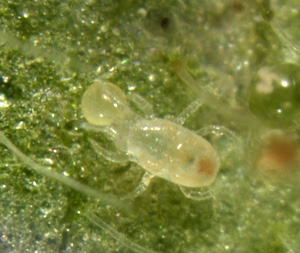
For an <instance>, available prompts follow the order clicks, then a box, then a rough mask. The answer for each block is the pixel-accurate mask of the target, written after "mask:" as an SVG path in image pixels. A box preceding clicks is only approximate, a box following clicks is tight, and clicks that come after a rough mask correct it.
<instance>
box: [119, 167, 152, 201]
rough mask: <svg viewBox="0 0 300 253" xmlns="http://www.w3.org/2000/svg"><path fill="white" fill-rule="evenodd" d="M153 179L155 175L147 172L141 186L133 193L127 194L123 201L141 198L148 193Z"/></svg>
mask: <svg viewBox="0 0 300 253" xmlns="http://www.w3.org/2000/svg"><path fill="white" fill-rule="evenodd" d="M153 177H154V175H153V174H151V173H149V172H147V171H146V172H145V173H144V175H143V177H142V180H141V182H140V183H139V185H138V186H137V187H136V188H135V189H134V190H133V191H132V192H130V193H128V194H126V195H125V196H124V197H123V198H122V199H129V198H136V197H138V196H140V195H141V194H142V193H143V192H145V191H146V189H147V188H148V185H149V184H150V182H151V179H152V178H153Z"/></svg>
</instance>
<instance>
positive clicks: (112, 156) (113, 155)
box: [89, 139, 128, 163]
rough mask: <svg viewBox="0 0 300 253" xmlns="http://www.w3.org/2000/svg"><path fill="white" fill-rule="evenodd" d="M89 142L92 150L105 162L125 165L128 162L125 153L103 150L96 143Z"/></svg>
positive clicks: (91, 140) (90, 140)
mask: <svg viewBox="0 0 300 253" xmlns="http://www.w3.org/2000/svg"><path fill="white" fill-rule="evenodd" d="M89 142H90V143H91V144H92V146H93V148H94V150H95V151H96V152H97V154H98V155H100V156H102V157H104V158H105V159H106V160H108V161H110V162H114V163H125V162H128V157H127V155H126V154H125V153H123V152H120V151H118V150H114V151H113V152H112V151H109V150H107V149H105V148H103V147H102V146H101V145H100V144H99V143H98V142H96V141H94V140H93V139H89Z"/></svg>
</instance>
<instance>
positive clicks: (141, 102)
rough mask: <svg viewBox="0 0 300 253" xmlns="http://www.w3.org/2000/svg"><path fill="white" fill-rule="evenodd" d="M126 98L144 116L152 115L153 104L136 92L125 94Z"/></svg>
mask: <svg viewBox="0 0 300 253" xmlns="http://www.w3.org/2000/svg"><path fill="white" fill-rule="evenodd" d="M127 98H128V100H130V101H131V102H133V103H134V104H135V105H136V107H137V109H138V110H140V111H141V112H142V113H143V115H144V116H145V117H146V118H149V117H150V118H152V117H154V113H153V106H152V105H151V104H150V103H149V102H148V101H147V100H146V99H144V98H143V97H142V96H140V95H139V94H136V93H130V94H127Z"/></svg>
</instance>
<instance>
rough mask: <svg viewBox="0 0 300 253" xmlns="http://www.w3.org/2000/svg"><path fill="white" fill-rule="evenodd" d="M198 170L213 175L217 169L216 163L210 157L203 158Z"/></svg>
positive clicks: (200, 172)
mask: <svg viewBox="0 0 300 253" xmlns="http://www.w3.org/2000/svg"><path fill="white" fill-rule="evenodd" d="M198 165H199V166H198V169H197V172H198V173H199V174H206V175H208V176H212V175H213V174H214V171H215V164H214V163H213V162H212V161H211V160H210V159H202V160H200V161H199V164H198Z"/></svg>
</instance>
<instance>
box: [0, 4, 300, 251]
mask: <svg viewBox="0 0 300 253" xmlns="http://www.w3.org/2000/svg"><path fill="white" fill-rule="evenodd" d="M299 22H300V1H298V0H285V1H283V0H252V1H242V0H222V1H220V0H189V1H188V0H169V1H166V0H163V1H156V0H152V1H146V0H126V1H113V0H60V1H58V0H43V1H27V0H26V1H24V0H23V1H21V0H5V1H4V0H3V1H0V131H1V132H0V134H1V136H3V137H0V150H1V152H0V161H1V162H0V252H108V253H109V252H125V253H126V252H128V253H130V252H164V253H173V252H178V253H179V252H182V253H198V252H199V253H202V252H204V253H206V252H216V253H217V252H218V253H219V252H247V253H249V252H255V253H257V252H264V253H266V252H270V253H273V252H299V251H300V240H299V239H300V238H299V226H300V199H299V190H300V184H299V179H300V173H299V167H300V142H299V134H300V121H299V116H300V103H299V101H300V100H299V98H300V76H299V73H300V72H299V71H300V42H299V41H300V32H299V31H300V30H299ZM96 79H97V80H102V81H108V82H110V83H112V84H114V85H116V86H118V87H119V88H120V91H122V92H124V94H125V97H127V98H129V97H130V96H131V97H132V96H133V95H134V94H138V95H139V96H140V97H142V98H143V99H141V100H140V102H141V103H140V106H139V105H138V103H131V102H129V105H130V108H131V109H132V111H134V113H135V114H134V115H136V118H135V120H136V121H132V122H133V123H132V124H131V122H130V123H128V122H129V121H128V122H127V121H126V122H127V123H126V126H127V128H128V129H129V130H128V129H127V130H126V129H122V128H121V127H118V128H114V129H117V136H118V140H112V138H111V136H110V134H111V135H113V133H112V128H109V127H108V128H105V129H106V130H104V128H101V127H100V128H98V129H95V128H97V127H94V128H93V127H92V126H88V125H87V124H86V119H85V118H84V116H83V112H82V108H81V105H82V104H81V100H82V96H83V94H84V92H85V91H86V90H87V88H88V87H89V86H90V85H91V84H92V83H93V82H94V81H95V80H96ZM144 100H145V101H147V102H148V103H149V104H148V103H146V102H145V101H144ZM135 101H137V100H135ZM194 101H198V103H200V104H201V105H200V106H199V108H196V107H195V108H196V109H195V110H194V111H193V113H190V115H188V116H189V117H187V119H186V120H185V122H181V123H184V124H183V126H184V128H186V129H188V132H190V133H196V134H198V135H200V136H202V137H203V138H205V139H206V140H207V141H208V142H209V143H211V145H212V146H213V148H214V149H215V151H216V152H217V154H218V157H219V159H220V169H219V172H218V174H217V176H216V179H215V180H214V182H213V183H211V184H210V185H208V186H205V187H200V188H199V189H198V188H197V189H194V188H191V189H183V190H182V191H181V190H180V187H179V186H178V185H177V184H176V183H173V182H172V180H171V181H167V180H165V179H163V178H160V177H153V178H152V179H151V182H150V184H149V185H148V186H147V187H145V189H144V191H141V192H140V194H137V195H136V196H133V194H131V193H132V192H134V190H135V189H136V188H137V187H138V186H140V187H142V186H143V184H142V182H144V183H145V182H146V181H145V180H146V179H147V178H146V179H145V177H144V178H143V173H144V172H145V170H144V168H142V167H141V166H139V165H138V164H137V163H135V162H133V160H132V159H131V162H129V161H127V160H126V159H125V160H122V161H120V162H117V161H116V160H117V159H115V160H114V159H109V157H110V156H109V154H111V155H112V156H113V157H118V158H120V157H124V155H126V153H123V154H122V155H123V156H121V153H120V152H121V151H120V150H119V147H121V146H122V145H121V144H119V143H121V142H122V141H124V140H127V139H128V138H129V137H128V136H129V135H128V133H129V132H128V131H130V130H131V129H132V125H133V124H134V123H135V122H137V121H139V120H140V119H142V118H146V119H148V120H150V121H151V120H153V119H155V118H164V119H165V120H166V121H169V122H179V121H180V116H182V115H183V114H181V113H182V112H183V111H184V110H185V109H186V108H190V109H191V108H194V107H192V106H193V105H194V104H195V103H194V104H193V102H194ZM149 105H152V107H153V113H152V112H151V110H150V109H151V106H149ZM113 106H114V107H116V106H117V105H115V104H113ZM143 109H144V110H143ZM111 111H112V112H114V110H112V109H111ZM185 112H186V111H185ZM113 116H114V115H112V118H114V117H113ZM124 117H125V116H124ZM128 117H129V116H128ZM181 119H182V118H181ZM125 120H127V118H126V117H125ZM176 120H177V121H176ZM170 124H173V123H170ZM107 129H108V130H107ZM109 131H110V132H109ZM137 134H138V132H137ZM170 134H174V133H170ZM165 135H166V134H165ZM4 136H6V137H4ZM163 137H165V139H164V141H165V142H166V144H168V145H166V146H165V148H166V151H165V152H166V153H168V151H169V150H170V147H169V146H170V145H172V142H170V143H168V136H163ZM5 138H7V139H5ZM126 138H127V139H126ZM6 140H9V141H10V143H11V144H12V145H14V146H15V147H16V148H15V149H14V148H11V147H12V146H9V145H10V144H8V141H6ZM158 142H159V140H158V141H157V143H158ZM93 143H94V144H93ZM95 143H96V144H95ZM117 143H118V144H117ZM160 145H161V146H160V148H161V149H163V148H162V147H163V145H162V144H160ZM171 148H178V149H179V148H180V147H179V146H178V147H171ZM97 149H98V151H97ZM100 149H101V150H102V151H103V150H106V151H105V152H107V153H105V152H104V151H103V152H104V153H103V152H102V151H101V152H100V151H99V150H100ZM17 150H19V151H21V152H22V153H24V154H25V155H26V158H25V156H24V157H23V158H24V159H23V158H22V157H21V156H20V153H18V151H17ZM125 151H126V147H125ZM143 151H144V150H141V152H142V153H140V154H139V155H140V156H143V155H145V156H147V155H148V154H147V153H145V154H144V153H143ZM199 152H200V151H199ZM100 153H102V155H101V154H100ZM168 155H171V157H172V154H168ZM20 157H21V159H20ZM157 159H159V157H157ZM170 159H172V158H170ZM174 159H175V157H174ZM176 159H178V157H176ZM186 159H188V158H186ZM149 162H151V161H149ZM168 164H169V163H168V162H165V163H162V167H164V166H165V167H164V168H161V169H172V168H168ZM35 166H36V167H35ZM39 166H40V167H39ZM208 166H209V165H208ZM37 167H38V168H37ZM41 167H42V168H43V169H40V168H41ZM44 170H46V171H47V172H46V173H45V172H44ZM55 178H62V180H60V179H58V180H55ZM67 178H69V179H73V181H72V180H71V181H68V179H67ZM143 179H144V181H142V180H143ZM148 179H149V178H148ZM68 182H69V183H68ZM75 182H78V184H76V183H75ZM75 184H76V187H75ZM70 186H71V187H70ZM84 187H88V188H84ZM87 189H89V190H87ZM97 192H99V194H100V195H99V196H98V197H97ZM101 194H102V195H101ZM130 194H131V195H130ZM193 194H196V195H197V196H200V198H199V199H193V198H190V197H189V196H194V195H193ZM95 196H96V197H95Z"/></svg>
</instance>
